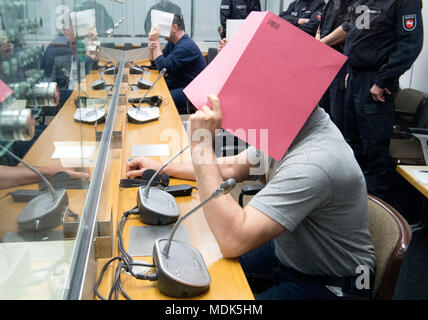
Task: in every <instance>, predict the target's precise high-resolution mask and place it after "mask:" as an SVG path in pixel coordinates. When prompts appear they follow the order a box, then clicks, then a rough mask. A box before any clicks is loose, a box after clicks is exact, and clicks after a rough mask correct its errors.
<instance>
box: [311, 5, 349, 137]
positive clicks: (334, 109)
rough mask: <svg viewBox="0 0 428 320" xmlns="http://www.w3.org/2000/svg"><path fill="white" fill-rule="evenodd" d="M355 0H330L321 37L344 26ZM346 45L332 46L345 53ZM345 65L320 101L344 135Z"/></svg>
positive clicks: (322, 22)
mask: <svg viewBox="0 0 428 320" xmlns="http://www.w3.org/2000/svg"><path fill="white" fill-rule="evenodd" d="M354 2H355V0H330V1H329V2H327V4H326V5H325V7H324V12H323V17H322V21H321V23H320V26H319V28H320V37H321V38H324V37H325V36H327V35H328V34H330V33H331V32H333V31H334V30H336V28H337V27H339V26H340V25H342V24H343V23H344V22H345V21H346V19H347V18H348V13H349V10H350V9H351V8H352V5H353V3H354ZM344 45H345V43H344V42H342V43H339V44H336V45H334V46H332V48H333V49H335V50H337V51H338V52H340V53H343V48H344ZM346 68H347V65H346V63H345V65H344V66H343V67H342V68H341V69H340V70H339V72H338V74H337V75H336V77H335V78H334V80H333V82H332V83H331V84H330V87H329V88H328V90H327V91H326V93H325V94H324V96H323V98H322V100H321V101H320V103H319V104H320V106H321V107H323V108H324V109H326V111H327V112H328V113H329V114H330V117H331V120H332V121H333V122H334V124H335V125H336V126H337V127H338V128H339V130H340V131H341V132H342V133H343V126H344V124H343V122H344V118H345V76H346Z"/></svg>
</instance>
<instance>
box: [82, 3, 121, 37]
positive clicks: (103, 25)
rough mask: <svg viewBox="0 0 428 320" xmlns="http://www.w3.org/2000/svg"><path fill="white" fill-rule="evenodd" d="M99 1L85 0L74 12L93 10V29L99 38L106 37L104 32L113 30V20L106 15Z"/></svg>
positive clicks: (104, 8) (105, 10)
mask: <svg viewBox="0 0 428 320" xmlns="http://www.w3.org/2000/svg"><path fill="white" fill-rule="evenodd" d="M100 2H101V1H96V0H86V1H85V2H83V3H81V4H79V5H78V6H77V9H76V11H83V10H89V9H94V10H95V27H96V29H97V31H98V33H99V34H100V35H101V36H103V37H104V36H106V31H107V30H109V29H113V28H114V21H113V18H112V17H111V16H110V14H109V13H108V11H107V9H106V7H105V6H104V5H102V4H101V3H100Z"/></svg>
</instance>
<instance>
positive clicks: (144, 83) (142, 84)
mask: <svg viewBox="0 0 428 320" xmlns="http://www.w3.org/2000/svg"><path fill="white" fill-rule="evenodd" d="M165 72H166V68H163V69H162V70H161V71H160V72H159V77H158V78H157V79H156V80H155V82H154V83H152V82H151V81H149V80H146V79H143V77H142V76H141V78H140V79H139V80H138V88H139V89H143V90H145V89H149V90H151V89H153V86H154V85H155V84H156V82H158V80H159V79H160V78H161V77H162V76H163V75H164V74H165Z"/></svg>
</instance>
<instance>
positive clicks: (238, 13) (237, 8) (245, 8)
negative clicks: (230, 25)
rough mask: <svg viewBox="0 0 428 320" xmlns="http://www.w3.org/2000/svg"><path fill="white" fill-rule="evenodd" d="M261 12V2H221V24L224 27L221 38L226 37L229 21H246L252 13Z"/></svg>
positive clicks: (242, 0)
mask: <svg viewBox="0 0 428 320" xmlns="http://www.w3.org/2000/svg"><path fill="white" fill-rule="evenodd" d="M260 10H261V7H260V0H221V5H220V23H221V25H222V27H223V33H222V34H221V37H222V38H225V37H226V20H227V19H246V18H247V17H248V15H249V14H250V13H251V11H260Z"/></svg>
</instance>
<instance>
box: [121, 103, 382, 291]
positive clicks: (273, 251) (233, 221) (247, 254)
mask: <svg viewBox="0 0 428 320" xmlns="http://www.w3.org/2000/svg"><path fill="white" fill-rule="evenodd" d="M209 100H210V103H211V106H212V108H210V107H207V106H204V107H203V108H202V110H200V111H198V112H196V113H195V114H194V115H192V116H191V117H190V123H191V132H192V134H193V133H194V132H197V131H198V130H201V129H203V130H208V131H209V132H210V133H211V134H212V135H213V134H214V132H215V130H216V129H219V128H221V119H222V116H221V108H220V102H219V100H218V98H216V97H214V96H210V97H209ZM199 136H200V135H199ZM192 137H193V135H192ZM206 140H207V141H205V140H204V141H202V142H201V141H193V140H192V162H193V164H186V163H176V164H172V165H170V166H169V167H167V169H166V172H167V174H169V175H170V176H175V177H177V178H184V179H195V178H196V180H197V182H198V187H199V194H200V197H201V200H204V199H206V198H208V197H209V195H211V193H212V192H213V191H214V189H215V188H216V187H217V186H218V185H219V184H220V182H221V181H223V180H225V179H227V178H230V177H232V178H235V179H236V180H238V181H243V180H246V179H247V178H248V177H249V175H250V174H251V173H252V169H253V168H255V167H257V166H262V167H266V176H267V184H266V186H265V187H264V189H263V190H262V191H260V192H259V193H258V194H257V195H256V196H255V197H254V198H253V199H252V200H251V201H250V202H249V204H248V205H247V206H246V207H245V208H241V207H240V206H239V205H238V204H237V203H236V201H235V200H234V199H233V198H232V197H231V196H230V195H226V196H224V197H220V198H217V199H215V200H213V201H211V202H210V203H208V204H207V205H206V206H205V207H204V214H205V216H206V219H207V222H208V224H209V226H210V228H211V230H212V232H213V234H214V236H215V238H216V240H217V242H218V243H219V246H220V250H221V252H222V254H223V256H224V257H226V258H235V257H240V261H241V264H242V265H243V268H244V271H245V273H246V275H247V277H248V279H249V280H250V284H253V286H252V288H253V289H254V290H256V289H257V290H260V289H261V288H260V287H259V286H257V287H256V286H255V284H256V282H257V280H262V282H263V284H267V285H268V287H267V288H263V291H262V292H261V293H260V294H259V295H256V297H257V298H263V299H317V298H321V299H329V298H337V297H346V298H350V297H352V298H353V297H364V298H368V297H369V296H370V289H369V290H363V289H361V288H360V289H359V288H358V287H357V286H356V278H357V277H358V276H359V275H360V274H359V271H358V270H366V271H367V272H368V275H369V276H370V277H371V278H373V273H374V271H375V270H374V267H375V256H374V250H373V246H372V244H371V242H370V233H369V230H368V202H367V192H366V185H365V180H364V176H363V174H362V172H361V170H360V168H359V166H358V164H357V162H356V161H355V158H354V156H353V153H352V150H351V149H350V147H349V146H348V145H347V144H346V142H345V140H344V139H343V136H342V135H341V133H340V132H339V130H338V129H337V128H336V126H335V125H334V124H333V123H332V122H331V120H330V118H329V117H328V115H327V114H326V113H325V112H324V111H323V110H322V109H320V108H318V107H317V108H315V110H314V111H313V113H312V114H311V116H310V117H309V118H308V120H307V121H306V123H305V125H304V126H303V127H302V129H301V130H300V132H299V134H298V135H297V137H296V138H295V139H294V141H293V143H292V145H291V146H290V148H289V149H288V151H287V152H286V153H285V154H284V156H283V158H282V160H281V161H280V162H276V161H274V160H273V159H269V158H268V157H266V156H265V155H263V154H261V153H259V152H258V151H257V150H255V149H254V148H252V147H251V148H249V149H248V150H246V151H244V152H242V153H241V154H239V155H238V156H235V157H232V158H226V159H225V158H219V159H216V158H215V156H214V152H213V150H212V143H211V141H208V140H209V139H206ZM159 166H160V164H157V163H155V162H153V161H150V160H148V159H147V158H140V159H137V160H134V161H132V162H130V163H129V164H128V170H127V172H128V176H129V177H132V176H135V175H141V171H142V170H144V169H146V168H153V169H156V168H158V167H159ZM368 285H370V284H368ZM366 288H367V287H366Z"/></svg>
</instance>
